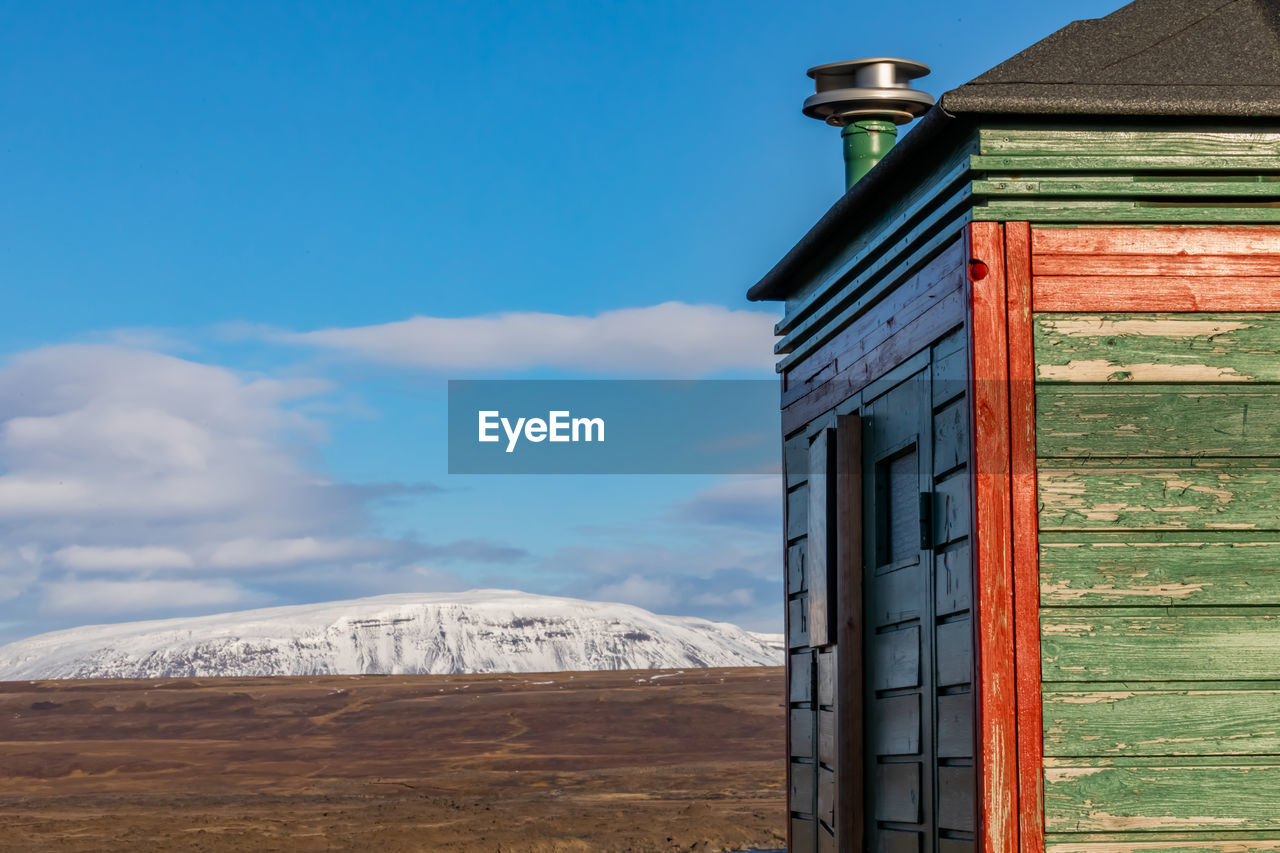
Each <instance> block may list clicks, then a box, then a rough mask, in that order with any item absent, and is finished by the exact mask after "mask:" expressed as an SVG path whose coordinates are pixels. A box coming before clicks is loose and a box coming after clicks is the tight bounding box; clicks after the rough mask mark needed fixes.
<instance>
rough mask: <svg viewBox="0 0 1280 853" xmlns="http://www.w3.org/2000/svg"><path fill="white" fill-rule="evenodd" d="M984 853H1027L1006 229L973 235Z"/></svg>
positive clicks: (983, 226)
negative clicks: (1021, 817)
mask: <svg viewBox="0 0 1280 853" xmlns="http://www.w3.org/2000/svg"><path fill="white" fill-rule="evenodd" d="M969 241H970V242H969V245H970V326H969V328H970V334H971V336H972V337H971V345H972V348H971V353H972V359H973V365H972V369H973V394H972V407H973V408H972V412H973V414H972V417H973V438H974V441H973V461H974V475H973V483H974V538H975V543H974V574H975V593H976V596H975V601H974V608H975V611H976V616H977V618H976V619H975V620H974V624H975V630H976V635H977V636H976V646H977V650H978V661H977V669H978V691H977V692H978V697H977V705H978V738H979V755H980V756H981V759H980V762H979V764H980V767H981V780H980V783H979V787H978V815H979V827H980V829H979V848H980V849H981V850H982V851H984V853H1009V851H1013V850H1017V849H1018V778H1019V777H1018V766H1017V684H1016V677H1015V670H1014V623H1013V619H1014V613H1013V553H1012V542H1011V537H1010V526H1011V523H1012V518H1011V506H1010V500H1009V496H1010V486H1011V483H1010V470H1009V461H1010V460H1009V383H1008V380H1009V363H1008V357H1009V351H1008V333H1007V332H1008V329H1007V322H1006V312H1007V310H1008V306H1007V297H1006V292H1005V245H1004V243H1005V240H1004V226H1003V225H1002V224H1001V223H998V222H976V223H973V224H972V225H970V226H969Z"/></svg>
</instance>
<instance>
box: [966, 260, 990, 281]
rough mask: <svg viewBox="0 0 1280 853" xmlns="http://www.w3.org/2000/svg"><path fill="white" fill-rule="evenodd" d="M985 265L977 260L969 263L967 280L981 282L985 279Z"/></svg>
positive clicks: (986, 270)
mask: <svg viewBox="0 0 1280 853" xmlns="http://www.w3.org/2000/svg"><path fill="white" fill-rule="evenodd" d="M987 272H988V269H987V265H986V264H985V263H983V262H982V261H980V260H978V259H977V258H972V259H970V261H969V278H970V279H971V280H973V281H982V280H983V279H984V278H986V277H987Z"/></svg>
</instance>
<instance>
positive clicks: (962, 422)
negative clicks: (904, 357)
mask: <svg viewBox="0 0 1280 853" xmlns="http://www.w3.org/2000/svg"><path fill="white" fill-rule="evenodd" d="M937 387H938V386H937V380H935V381H934V388H935V389H936V388H937ZM968 461H969V407H968V406H967V405H965V401H964V400H956V401H955V402H953V403H951V404H950V405H948V406H947V407H946V408H944V409H942V410H940V411H939V412H938V413H937V414H935V415H934V416H933V472H934V474H935V475H940V474H946V473H947V472H948V471H952V470H954V469H956V468H959V467H960V466H961V465H964V464H966V463H967V462H968Z"/></svg>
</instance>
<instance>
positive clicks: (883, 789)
mask: <svg viewBox="0 0 1280 853" xmlns="http://www.w3.org/2000/svg"><path fill="white" fill-rule="evenodd" d="M920 806H921V791H920V763H919V762H911V763H908V764H881V765H880V766H879V767H877V768H876V796H875V814H876V820H887V821H893V822H895V823H919V822H920Z"/></svg>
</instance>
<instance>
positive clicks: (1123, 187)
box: [973, 175, 1280, 198]
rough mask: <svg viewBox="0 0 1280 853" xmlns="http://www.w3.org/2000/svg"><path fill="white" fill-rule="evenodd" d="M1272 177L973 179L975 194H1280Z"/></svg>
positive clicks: (1279, 188)
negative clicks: (1213, 178)
mask: <svg viewBox="0 0 1280 853" xmlns="http://www.w3.org/2000/svg"><path fill="white" fill-rule="evenodd" d="M1268 177H1271V176H1261V175H1260V176H1255V177H1250V176H1247V175H1246V176H1232V177H1231V178H1229V179H1225V180H1216V181H1215V180H1212V179H1211V178H1210V177H1209V176H1206V175H1200V176H1195V177H1194V178H1193V179H1191V180H1159V179H1153V178H1151V177H1149V176H1146V175H1106V176H1101V175H1098V176H1072V177H1069V178H1063V177H1056V176H1044V177H1039V176H1037V177H1029V178H1028V177H1016V178H1014V177H1007V178H1006V177H992V178H991V179H989V180H977V181H974V182H973V194H974V195H975V196H1011V197H1014V198H1021V197H1025V196H1066V197H1089V196H1139V197H1152V196H1154V197H1162V196H1176V197H1184V196H1230V197H1241V198H1276V197H1280V184H1277V183H1276V182H1275V181H1274V180H1267V178H1268Z"/></svg>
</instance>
